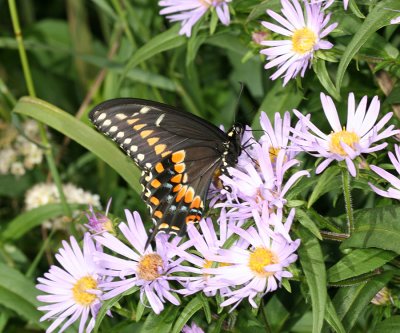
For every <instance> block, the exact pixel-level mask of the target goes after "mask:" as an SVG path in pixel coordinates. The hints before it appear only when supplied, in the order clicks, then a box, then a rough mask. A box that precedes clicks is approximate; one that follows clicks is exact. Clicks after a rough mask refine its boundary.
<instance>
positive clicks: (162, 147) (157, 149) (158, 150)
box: [154, 143, 167, 155]
mask: <svg viewBox="0 0 400 333" xmlns="http://www.w3.org/2000/svg"><path fill="white" fill-rule="evenodd" d="M165 148H167V146H166V145H164V144H161V143H160V144H158V145H157V146H155V147H154V151H155V152H156V154H157V155H160V154H161V153H162V152H163V151H164V150H165Z"/></svg>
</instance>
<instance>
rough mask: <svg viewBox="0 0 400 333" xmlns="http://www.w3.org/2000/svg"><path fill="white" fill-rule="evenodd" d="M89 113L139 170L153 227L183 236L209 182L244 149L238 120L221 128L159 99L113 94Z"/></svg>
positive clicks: (197, 216) (199, 209)
mask: <svg viewBox="0 0 400 333" xmlns="http://www.w3.org/2000/svg"><path fill="white" fill-rule="evenodd" d="M89 117H90V120H91V121H92V122H93V124H94V125H95V126H96V127H97V129H98V130H99V131H101V132H103V133H104V134H106V135H108V136H109V137H110V138H111V139H112V140H114V141H116V142H117V143H118V144H119V145H120V147H121V148H122V149H123V150H124V151H125V152H126V153H127V154H128V155H129V156H130V157H131V158H132V159H133V160H134V161H135V162H136V164H137V165H138V166H139V168H140V169H141V170H142V178H141V184H142V187H143V193H142V197H143V199H144V200H145V201H146V203H147V205H148V207H149V209H150V213H151V216H152V219H153V221H154V223H155V225H156V229H155V231H156V232H158V231H164V232H167V233H174V234H179V235H183V234H184V233H185V231H186V225H187V224H188V223H193V222H198V221H200V219H201V217H202V215H203V211H204V202H205V199H206V196H207V192H208V189H209V187H210V183H211V181H212V180H213V179H214V178H215V177H216V176H219V174H221V173H225V174H227V167H228V166H234V165H235V164H236V163H237V159H238V157H239V155H240V153H241V151H242V147H241V143H240V142H241V138H242V135H243V127H242V126H241V125H240V124H235V125H234V126H233V127H232V128H231V129H230V131H228V132H227V133H225V132H223V131H222V130H220V129H219V128H218V127H216V126H214V125H213V124H211V123H209V122H208V121H206V120H204V119H201V118H199V117H197V116H195V115H193V114H191V113H188V112H183V111H180V110H178V109H176V108H174V107H172V106H169V105H165V104H161V103H157V102H152V101H148V100H141V99H134V98H118V99H113V100H109V101H105V102H103V103H101V104H99V105H97V106H96V107H95V108H94V109H93V110H92V111H91V112H90V115H89ZM153 235H155V233H153ZM150 241H151V239H149V242H150Z"/></svg>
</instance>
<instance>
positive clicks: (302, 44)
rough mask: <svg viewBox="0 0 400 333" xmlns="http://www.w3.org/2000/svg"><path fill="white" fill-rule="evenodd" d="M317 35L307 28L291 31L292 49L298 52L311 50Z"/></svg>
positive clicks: (303, 52) (302, 52)
mask: <svg viewBox="0 0 400 333" xmlns="http://www.w3.org/2000/svg"><path fill="white" fill-rule="evenodd" d="M316 41H317V36H316V35H315V33H314V31H312V30H311V29H309V28H303V29H298V30H296V31H295V32H294V33H293V37H292V44H293V51H294V52H296V53H298V54H305V53H307V52H310V51H312V50H313V48H314V45H315V42H316Z"/></svg>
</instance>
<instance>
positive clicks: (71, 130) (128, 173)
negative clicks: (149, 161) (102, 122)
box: [14, 97, 141, 193]
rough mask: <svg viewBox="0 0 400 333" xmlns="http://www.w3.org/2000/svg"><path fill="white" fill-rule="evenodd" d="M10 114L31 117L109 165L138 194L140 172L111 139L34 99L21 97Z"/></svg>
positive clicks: (48, 104) (54, 107)
mask: <svg viewBox="0 0 400 333" xmlns="http://www.w3.org/2000/svg"><path fill="white" fill-rule="evenodd" d="M14 112H16V113H20V114H23V115H25V116H29V117H32V118H34V119H36V120H38V121H40V122H42V123H44V124H46V125H48V126H50V127H52V128H54V129H55V130H57V131H59V132H61V133H62V134H64V135H66V136H68V137H69V138H70V139H72V140H74V141H76V142H77V143H79V144H80V145H82V146H83V147H85V148H86V149H88V150H90V151H91V152H92V153H93V154H95V155H97V156H98V157H100V158H101V159H102V160H104V161H105V162H106V163H107V164H109V165H110V166H111V167H112V168H113V169H114V170H115V171H116V172H117V173H118V174H119V175H120V176H121V177H122V178H124V179H125V180H126V182H127V183H128V184H129V185H130V186H131V187H132V188H133V189H134V190H136V191H137V193H140V192H141V190H140V185H139V178H140V172H139V170H138V169H137V167H136V166H135V164H134V163H133V162H132V160H131V159H129V158H128V157H127V156H126V155H125V154H124V153H123V152H122V151H121V150H120V149H119V148H118V147H117V146H116V145H115V144H114V143H113V142H112V141H111V140H109V139H107V138H106V137H105V136H104V135H103V134H100V133H99V132H97V131H96V130H94V129H93V128H91V127H89V126H87V125H85V124H84V123H83V122H81V121H79V120H78V119H76V118H74V117H73V116H71V115H70V114H69V113H67V112H65V111H63V110H61V109H59V108H57V107H56V106H54V105H52V104H50V103H47V102H45V101H42V100H40V99H38V98H34V97H22V98H21V99H20V100H19V101H18V103H17V105H16V106H15V108H14Z"/></svg>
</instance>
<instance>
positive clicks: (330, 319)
mask: <svg viewBox="0 0 400 333" xmlns="http://www.w3.org/2000/svg"><path fill="white" fill-rule="evenodd" d="M327 300H328V302H327V303H326V315H325V320H326V322H327V323H328V324H329V326H330V327H332V328H333V330H334V331H335V332H336V333H346V331H345V329H344V327H343V325H342V322H341V321H340V319H339V316H338V314H337V312H336V309H335V307H334V306H333V303H332V301H331V299H330V298H329V297H328V299H327Z"/></svg>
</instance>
